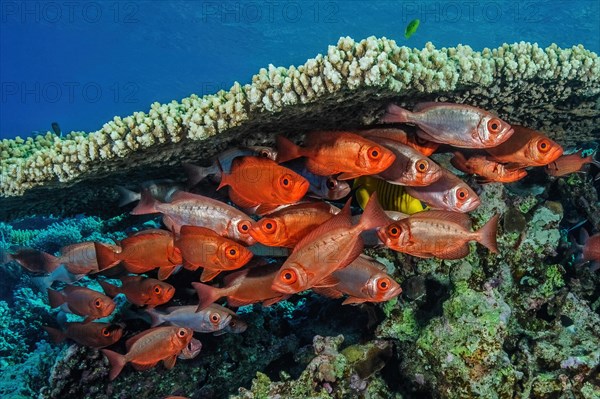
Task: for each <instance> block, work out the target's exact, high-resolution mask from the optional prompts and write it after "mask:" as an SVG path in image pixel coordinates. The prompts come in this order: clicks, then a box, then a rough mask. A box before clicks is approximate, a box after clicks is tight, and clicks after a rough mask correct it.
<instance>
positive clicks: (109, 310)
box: [103, 300, 117, 317]
mask: <svg viewBox="0 0 600 399" xmlns="http://www.w3.org/2000/svg"><path fill="white" fill-rule="evenodd" d="M116 307H117V304H116V303H114V302H113V301H112V300H111V301H110V303H109V304H108V305H107V306H106V309H105V311H104V316H103V317H106V316H109V315H110V314H111V313H112V312H114V310H115V308H116Z"/></svg>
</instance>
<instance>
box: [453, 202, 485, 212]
mask: <svg viewBox="0 0 600 399" xmlns="http://www.w3.org/2000/svg"><path fill="white" fill-rule="evenodd" d="M479 205H481V200H480V199H479V198H469V199H468V200H467V201H465V202H464V203H463V204H462V205H460V206H459V207H457V209H456V210H457V211H458V212H463V213H464V212H471V211H472V210H474V209H477V207H478V206H479Z"/></svg>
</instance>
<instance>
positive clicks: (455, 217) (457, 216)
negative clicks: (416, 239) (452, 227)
mask: <svg viewBox="0 0 600 399" xmlns="http://www.w3.org/2000/svg"><path fill="white" fill-rule="evenodd" d="M409 219H413V220H417V219H421V220H424V219H427V220H438V221H439V220H444V221H448V222H452V223H456V224H458V225H459V226H462V227H463V228H465V229H467V230H471V218H470V217H469V215H467V214H466V213H460V212H452V211H441V210H431V211H423V212H418V213H415V214H413V215H412V216H411V217H410V218H409Z"/></svg>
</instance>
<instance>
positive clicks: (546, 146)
mask: <svg viewBox="0 0 600 399" xmlns="http://www.w3.org/2000/svg"><path fill="white" fill-rule="evenodd" d="M537 149H538V151H539V152H548V150H550V143H549V142H548V140H541V141H540V142H538V145H537Z"/></svg>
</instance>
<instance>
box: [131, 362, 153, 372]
mask: <svg viewBox="0 0 600 399" xmlns="http://www.w3.org/2000/svg"><path fill="white" fill-rule="evenodd" d="M157 364H158V362H155V363H150V364H138V363H133V362H131V366H132V367H133V368H134V369H135V370H136V371H145V370H149V369H151V368H152V367H154V366H156V365H157Z"/></svg>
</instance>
